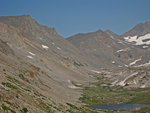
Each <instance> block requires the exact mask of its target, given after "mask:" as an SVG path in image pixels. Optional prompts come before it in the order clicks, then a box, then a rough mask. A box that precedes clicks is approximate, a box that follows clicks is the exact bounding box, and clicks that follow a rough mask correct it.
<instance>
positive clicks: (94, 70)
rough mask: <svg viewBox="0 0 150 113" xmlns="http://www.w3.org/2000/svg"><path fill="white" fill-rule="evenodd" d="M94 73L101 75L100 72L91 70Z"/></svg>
mask: <svg viewBox="0 0 150 113" xmlns="http://www.w3.org/2000/svg"><path fill="white" fill-rule="evenodd" d="M91 71H92V72H94V73H101V72H100V71H95V70H91Z"/></svg>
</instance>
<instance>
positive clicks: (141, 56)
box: [67, 22, 150, 88]
mask: <svg viewBox="0 0 150 113" xmlns="http://www.w3.org/2000/svg"><path fill="white" fill-rule="evenodd" d="M149 30H150V26H149V23H148V22H147V23H144V24H138V25H137V26H135V27H134V28H133V29H132V30H130V31H129V32H127V33H125V34H123V35H121V36H119V35H117V34H115V33H113V32H112V31H110V30H107V31H102V30H98V31H96V32H91V33H85V34H77V35H74V36H72V37H69V38H68V39H67V40H68V41H70V42H71V43H72V44H73V45H74V46H76V47H77V48H78V49H79V50H80V51H82V52H83V53H85V54H86V56H87V58H88V59H92V60H89V63H91V64H92V65H93V66H94V67H97V68H99V69H102V68H104V69H108V70H109V72H107V74H106V75H107V76H105V77H106V78H107V81H110V83H111V84H112V85H111V86H123V87H127V86H128V87H136V88H137V87H138V88H139V87H140V88H145V87H149V86H150V84H149V80H150V79H149V76H150V73H149V66H150V51H149V49H146V48H148V45H145V44H148V43H149V39H150V37H149V36H148V33H149ZM143 33H144V34H143ZM135 35H136V36H139V39H136V40H137V43H138V44H139V43H140V44H141V43H145V44H144V45H142V44H141V45H142V47H141V46H139V45H138V44H136V42H135V41H133V40H134V39H135V38H133V37H134V36H135ZM143 35H145V36H143ZM130 36H133V37H130ZM127 37H128V40H127ZM129 37H130V38H129ZM131 40H132V41H133V42H134V43H133V42H132V41H131ZM139 40H140V41H139ZM141 40H142V41H141ZM143 40H144V41H143ZM110 69H112V70H111V71H110ZM108 73H110V74H108ZM111 86H110V87H111Z"/></svg>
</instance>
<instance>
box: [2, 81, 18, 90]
mask: <svg viewBox="0 0 150 113" xmlns="http://www.w3.org/2000/svg"><path fill="white" fill-rule="evenodd" d="M2 85H4V86H6V87H9V88H11V89H18V88H17V87H16V86H14V85H12V84H11V83H9V82H6V83H5V82H2Z"/></svg>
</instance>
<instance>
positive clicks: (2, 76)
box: [0, 15, 150, 113]
mask: <svg viewBox="0 0 150 113" xmlns="http://www.w3.org/2000/svg"><path fill="white" fill-rule="evenodd" d="M137 26H138V27H137ZM137 26H136V27H135V28H133V29H132V30H131V31H129V32H127V33H125V34H123V35H121V36H119V35H117V34H115V33H113V32H112V31H110V30H106V31H102V30H98V31H96V32H91V33H85V34H82V33H81V34H77V35H75V36H72V37H69V38H68V39H67V40H66V39H64V38H62V37H61V36H60V35H59V34H58V33H57V32H56V30H55V28H53V27H52V28H49V27H47V26H43V25H40V24H39V23H38V22H36V20H34V19H33V18H31V17H30V16H29V15H22V16H8V17H0V105H1V107H0V112H2V113H3V112H4V113H5V112H12V113H19V112H22V113H27V112H29V113H30V112H31V113H45V112H47V113H51V112H56V113H57V112H58V113H59V112H60V113H62V112H64V113H66V112H71V113H72V112H77V113H80V112H81V113H82V112H86V113H91V112H93V110H90V109H88V108H84V107H81V105H82V104H83V103H81V101H79V97H81V94H82V89H83V88H84V87H85V86H88V85H89V83H90V82H95V81H97V80H96V79H95V77H100V78H104V80H107V81H109V87H111V88H113V87H116V86H120V87H127V88H131V87H132V88H133V87H135V88H147V87H150V84H149V81H150V79H149V76H150V70H149V66H150V52H149V45H148V44H149V38H148V37H149V34H148V33H150V32H149V23H144V24H139V25H137ZM135 36H137V37H138V38H139V39H138V38H135ZM132 37H134V38H132ZM141 37H142V38H141ZM141 39H142V40H141ZM139 40H140V41H139ZM143 43H144V44H143ZM139 44H140V45H139ZM147 46H148V47H147Z"/></svg>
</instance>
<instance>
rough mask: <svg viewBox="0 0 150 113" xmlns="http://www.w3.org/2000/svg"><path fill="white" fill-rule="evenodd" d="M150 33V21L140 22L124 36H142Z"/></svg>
mask: <svg viewBox="0 0 150 113" xmlns="http://www.w3.org/2000/svg"><path fill="white" fill-rule="evenodd" d="M147 33H150V22H144V23H139V24H137V25H136V26H135V27H133V28H132V29H131V30H130V31H128V32H126V33H124V34H123V36H142V35H145V34H147Z"/></svg>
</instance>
